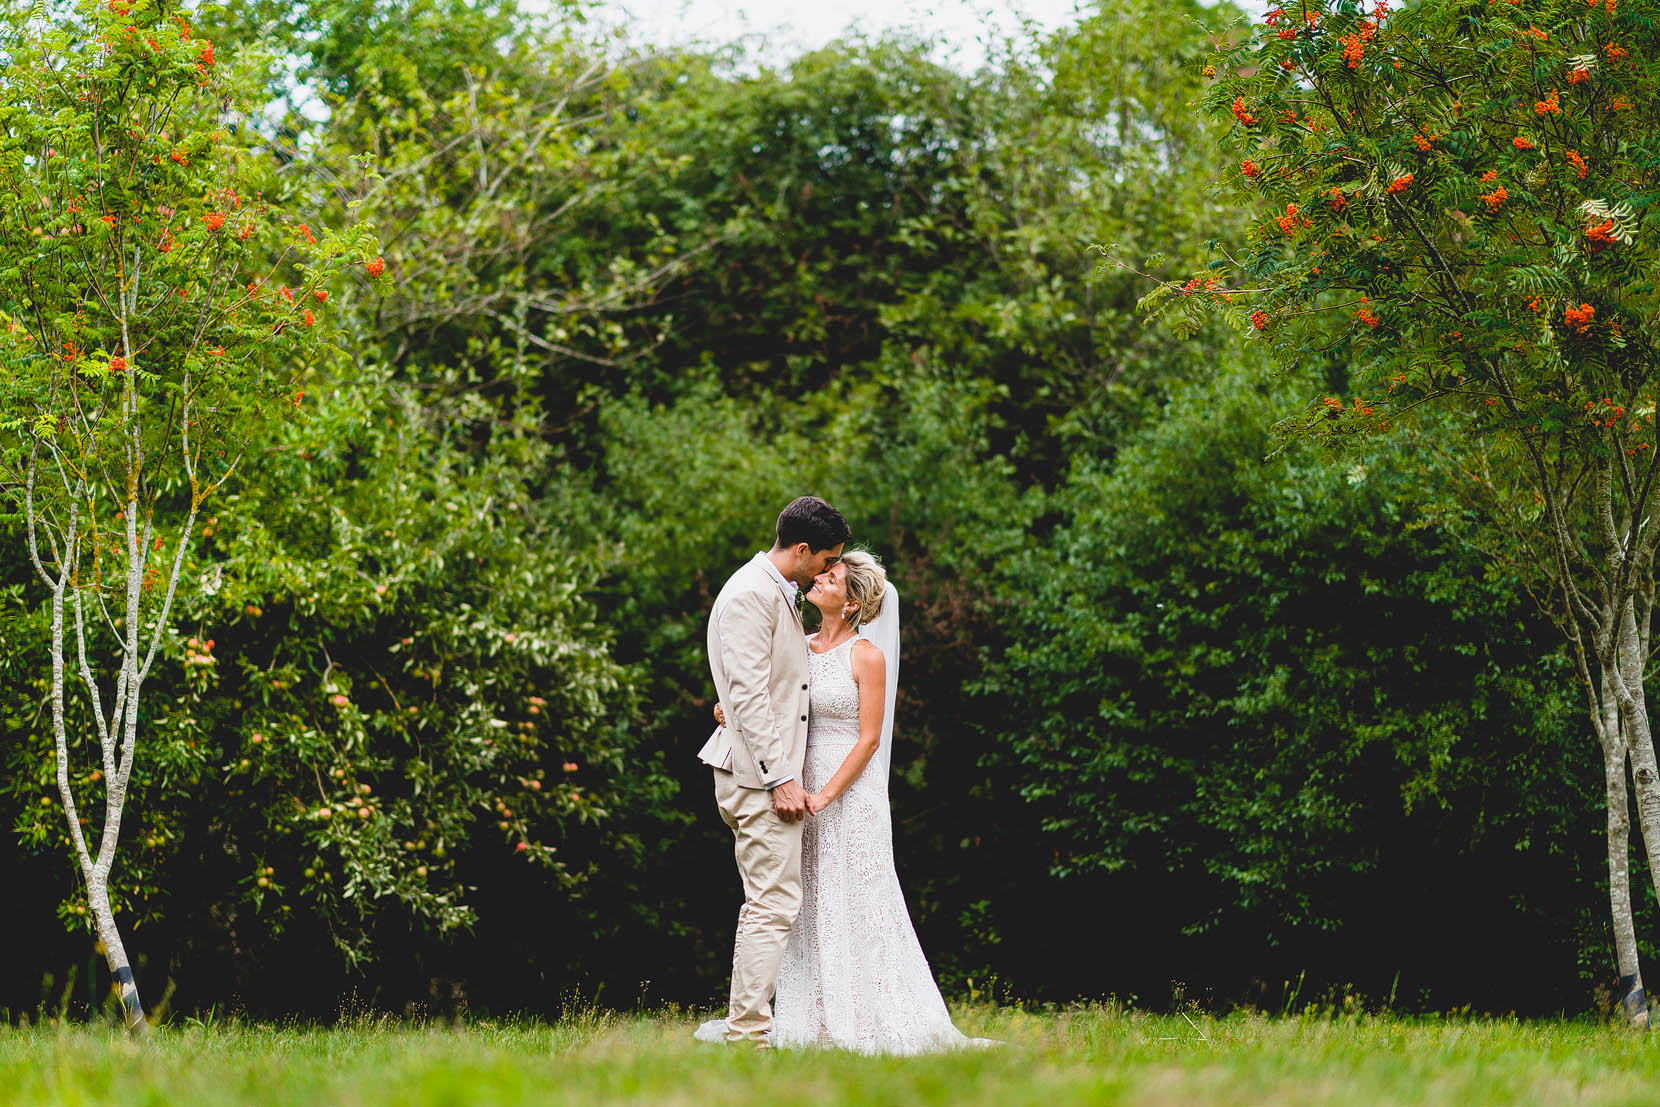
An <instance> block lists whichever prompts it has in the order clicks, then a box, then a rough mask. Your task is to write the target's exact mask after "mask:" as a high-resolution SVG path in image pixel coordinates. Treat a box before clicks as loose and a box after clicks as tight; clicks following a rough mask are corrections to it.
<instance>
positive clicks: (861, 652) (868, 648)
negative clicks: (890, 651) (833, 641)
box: [852, 638, 888, 677]
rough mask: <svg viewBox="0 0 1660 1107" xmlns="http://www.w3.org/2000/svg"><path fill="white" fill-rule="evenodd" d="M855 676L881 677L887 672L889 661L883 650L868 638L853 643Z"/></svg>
mask: <svg viewBox="0 0 1660 1107" xmlns="http://www.w3.org/2000/svg"><path fill="white" fill-rule="evenodd" d="M852 661H853V675H854V676H856V677H857V676H863V675H865V674H866V673H870V674H871V675H873V676H881V675H883V673H884V672H885V671H886V670H887V667H888V660H887V658H885V657H883V656H882V648H881V647H880V646H878V645H877V644H876V643H875V642H872V641H871V640H870V639H868V638H860V639H857V640H855V641H854V643H853V657H852Z"/></svg>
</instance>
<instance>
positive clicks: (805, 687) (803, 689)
mask: <svg viewBox="0 0 1660 1107" xmlns="http://www.w3.org/2000/svg"><path fill="white" fill-rule="evenodd" d="M801 690H802V691H803V692H805V691H806V690H807V686H806V685H805V684H803V685H802V686H801Z"/></svg>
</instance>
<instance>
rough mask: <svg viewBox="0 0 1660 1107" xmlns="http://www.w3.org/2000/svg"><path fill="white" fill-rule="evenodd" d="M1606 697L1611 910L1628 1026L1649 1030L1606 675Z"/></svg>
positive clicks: (1620, 744)
mask: <svg viewBox="0 0 1660 1107" xmlns="http://www.w3.org/2000/svg"><path fill="white" fill-rule="evenodd" d="M1602 692H1603V695H1602V700H1601V704H1600V707H1601V710H1602V717H1601V719H1600V720H1599V724H1600V725H1599V726H1598V727H1597V732H1598V735H1597V736H1598V739H1599V740H1600V741H1601V743H1602V773H1603V783H1604V785H1605V787H1606V789H1607V799H1608V906H1609V910H1610V915H1611V918H1612V922H1613V924H1614V958H1615V962H1616V964H1617V965H1618V966H1619V974H1620V980H1619V993H1620V1006H1621V1008H1622V1009H1623V1010H1624V1013H1625V1020H1626V1024H1627V1025H1629V1026H1631V1027H1632V1028H1633V1029H1637V1030H1647V1029H1648V1025H1649V1016H1648V996H1647V994H1646V993H1645V992H1644V991H1643V973H1642V968H1641V966H1640V965H1639V964H1638V961H1637V928H1636V925H1635V924H1634V923H1633V921H1632V918H1631V866H1630V857H1631V814H1630V811H1629V808H1628V806H1627V801H1626V788H1625V773H1626V743H1625V733H1624V731H1623V729H1622V728H1621V727H1620V716H1619V705H1618V704H1617V702H1616V701H1615V699H1614V690H1613V687H1612V686H1611V682H1610V681H1609V680H1608V678H1607V677H1606V676H1604V677H1603V681H1602Z"/></svg>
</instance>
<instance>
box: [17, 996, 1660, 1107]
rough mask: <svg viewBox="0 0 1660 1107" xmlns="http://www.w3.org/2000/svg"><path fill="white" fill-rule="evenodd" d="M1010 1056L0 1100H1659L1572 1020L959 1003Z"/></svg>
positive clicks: (39, 1047) (553, 1030)
mask: <svg viewBox="0 0 1660 1107" xmlns="http://www.w3.org/2000/svg"><path fill="white" fill-rule="evenodd" d="M957 1015H958V1020H957V1021H958V1025H959V1026H960V1027H962V1029H963V1030H965V1031H966V1032H968V1033H970V1034H976V1035H983V1036H987V1037H995V1038H999V1039H1002V1040H1003V1041H1004V1042H1006V1043H1007V1044H1006V1045H1004V1046H1003V1047H1001V1048H998V1049H994V1050H986V1051H972V1052H964V1053H960V1054H954V1055H950V1056H940V1057H925V1058H917V1059H888V1058H866V1057H859V1056H854V1055H850V1054H845V1053H839V1052H834V1051H828V1050H807V1051H786V1050H779V1051H774V1052H772V1053H756V1052H753V1051H748V1050H743V1051H740V1050H732V1049H727V1048H723V1047H720V1046H713V1045H701V1044H699V1043H696V1042H693V1041H691V1040H690V1033H691V1029H692V1027H693V1025H694V1024H695V1021H696V1020H695V1019H694V1018H692V1017H691V1016H686V1017H675V1016H666V1015H655V1016H638V1017H628V1016H592V1017H586V1018H577V1019H571V1020H568V1021H565V1022H561V1023H559V1024H557V1025H551V1026H550V1025H546V1024H538V1023H492V1022H477V1023H472V1024H469V1025H466V1026H462V1027H456V1028H450V1027H445V1028H429V1027H409V1026H404V1025H399V1024H396V1023H390V1022H388V1023H384V1024H381V1023H363V1024H358V1025H355V1026H349V1027H339V1028H335V1029H327V1030H324V1029H315V1028H309V1027H268V1026H250V1025H239V1024H238V1025H228V1026H216V1027H201V1026H195V1025H185V1026H175V1027H170V1028H167V1029H162V1030H158V1031H155V1032H154V1033H153V1034H151V1035H150V1037H149V1038H148V1039H147V1040H144V1041H138V1042H133V1041H129V1040H127V1039H126V1038H125V1037H123V1036H121V1035H120V1034H115V1033H111V1032H108V1031H105V1030H86V1029H71V1030H60V1029H56V1028H53V1027H50V1026H43V1027H34V1028H29V1029H15V1028H12V1029H0V1102H4V1103H6V1104H57V1105H76V1104H95V1103H121V1104H169V1105H173V1104H182V1105H186V1107H211V1105H214V1104H256V1103H257V1104H273V1103H295V1104H347V1105H353V1107H356V1105H363V1104H380V1103H393V1104H432V1105H443V1104H471V1103H478V1104H492V1105H495V1104H502V1105H507V1104H519V1103H652V1104H696V1105H702V1104H717V1103H718V1104H745V1103H753V1104H766V1105H769V1107H770V1105H772V1104H779V1105H786V1104H787V1105H800V1104H835V1105H838V1107H840V1105H844V1104H845V1105H852V1104H898V1103H937V1104H951V1105H967V1104H999V1105H1002V1104H1019V1103H1030V1104H1042V1105H1043V1107H1068V1105H1071V1104H1077V1103H1115V1104H1116V1103H1122V1104H1151V1103H1161V1104H1162V1103H1172V1104H1174V1103H1184V1104H1185V1103H1202V1104H1206V1105H1214V1104H1247V1103H1249V1104H1263V1103H1271V1104H1301V1103H1322V1104H1342V1105H1344V1107H1358V1105H1360V1104H1372V1103H1390V1104H1393V1103H1448V1104H1460V1105H1464V1104H1493V1103H1553V1104H1554V1103H1644V1104H1651V1103H1655V1102H1657V1101H1660V1036H1656V1037H1639V1036H1636V1035H1633V1034H1630V1033H1627V1032H1625V1031H1623V1030H1621V1029H1618V1028H1617V1027H1614V1026H1611V1025H1606V1024H1600V1023H1593V1022H1589V1021H1575V1022H1565V1021H1539V1022H1518V1021H1514V1020H1475V1019H1472V1020H1464V1019H1453V1020H1446V1021H1441V1020H1429V1021H1425V1020H1409V1019H1397V1018H1391V1017H1372V1016H1362V1017H1357V1018H1350V1017H1342V1016H1339V1017H1335V1018H1314V1017H1305V1018H1268V1017H1263V1016H1252V1015H1231V1016H1228V1017H1226V1018H1207V1017H1204V1016H1201V1015H1197V1014H1195V1015H1194V1016H1193V1020H1192V1022H1191V1023H1190V1022H1189V1021H1188V1020H1187V1019H1186V1018H1185V1017H1183V1016H1179V1015H1178V1016H1174V1017H1172V1016H1155V1015H1143V1014H1140V1013H1136V1012H1130V1013H1124V1012H1119V1011H1114V1010H1109V1009H1103V1008H1088V1009H1080V1010H1073V1011H1063V1012H1050V1013H1041V1014H1040V1013H1033V1012H1027V1011H1020V1010H1010V1009H994V1008H969V1009H966V1010H961V1011H958V1013H957Z"/></svg>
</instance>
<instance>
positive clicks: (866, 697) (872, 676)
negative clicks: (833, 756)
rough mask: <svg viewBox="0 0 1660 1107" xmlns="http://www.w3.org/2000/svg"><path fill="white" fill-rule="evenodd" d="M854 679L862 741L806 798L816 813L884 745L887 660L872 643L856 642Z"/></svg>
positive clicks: (843, 789) (845, 785)
mask: <svg viewBox="0 0 1660 1107" xmlns="http://www.w3.org/2000/svg"><path fill="white" fill-rule="evenodd" d="M852 660H853V682H854V683H855V684H857V685H858V686H859V740H858V741H857V742H855V743H853V748H852V749H850V750H848V751H847V757H846V759H845V760H843V761H842V766H841V768H839V769H837V770H836V775H835V776H833V777H831V778H830V781H829V783H827V784H826V785H825V786H824V787H823V788H821V789H819V790H818V791H817V792H815V793H813V794H812V795H810V796H808V797H807V810H809V811H810V812H812V813H813V814H815V815H817V814H818V813H819V812H820V811H823V810H824V809H825V808H826V807H829V806H830V805H831V804H832V803H834V802H835V800H836V797H837V796H840V795H841V794H842V793H843V792H845V791H847V788H848V785H850V784H852V783H853V782H854V781H855V780H858V779H859V774H860V773H862V772H864V771H865V766H866V765H868V764H870V759H871V756H872V755H873V754H875V752H876V747H877V746H879V745H881V744H882V703H883V701H884V700H885V699H886V698H887V694H888V663H887V659H886V658H884V657H883V656H882V651H881V650H879V649H877V648H876V646H875V645H874V644H873V643H870V642H866V641H863V640H861V641H859V642H855V643H854V645H853V659H852Z"/></svg>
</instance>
